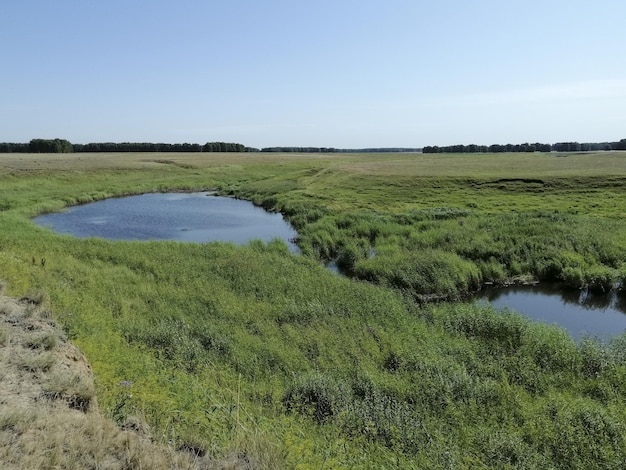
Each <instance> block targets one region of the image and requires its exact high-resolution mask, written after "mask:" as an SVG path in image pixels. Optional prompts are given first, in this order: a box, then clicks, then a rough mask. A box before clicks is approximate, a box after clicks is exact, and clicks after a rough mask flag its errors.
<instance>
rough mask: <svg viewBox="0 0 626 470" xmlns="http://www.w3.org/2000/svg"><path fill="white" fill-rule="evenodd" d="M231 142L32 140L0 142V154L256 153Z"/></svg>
mask: <svg viewBox="0 0 626 470" xmlns="http://www.w3.org/2000/svg"><path fill="white" fill-rule="evenodd" d="M257 151H258V149H252V148H249V147H246V146H245V145H242V144H236V143H232V142H207V143H206V144H204V145H200V144H187V143H185V144H163V143H159V144H154V143H149V142H136V143H133V142H122V143H114V142H100V143H91V144H72V143H71V142H69V141H67V140H65V139H33V140H31V141H30V142H29V143H27V144H16V143H8V142H0V153H72V152H76V153H81V152H257Z"/></svg>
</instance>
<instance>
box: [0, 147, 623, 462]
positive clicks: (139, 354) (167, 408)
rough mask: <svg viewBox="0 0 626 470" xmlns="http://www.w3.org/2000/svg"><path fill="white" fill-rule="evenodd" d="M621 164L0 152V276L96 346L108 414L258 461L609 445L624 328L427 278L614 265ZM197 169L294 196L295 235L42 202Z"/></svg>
mask: <svg viewBox="0 0 626 470" xmlns="http://www.w3.org/2000/svg"><path fill="white" fill-rule="evenodd" d="M625 182H626V156H625V155H624V154H623V153H620V152H608V153H597V154H586V155H577V154H558V155H557V154H547V155H544V154H541V155H540V154H501V155H500V154H498V155H445V154H438V155H420V154H417V155H415V154H413V155H377V154H367V155H359V154H350V155H348V154H346V155H342V154H332V155H323V154H320V155H307V156H300V155H293V154H290V155H281V154H275V155H267V154H241V155H234V154H210V155H208V154H197V155H193V154H175V153H171V154H170V153H168V155H167V160H165V159H163V158H162V156H161V155H159V154H140V153H137V154H93V155H90V154H81V155H80V156H78V155H71V154H69V155H54V156H51V155H45V154H37V155H25V154H22V155H12V156H7V157H4V156H2V157H0V184H1V187H2V198H1V200H0V266H1V268H2V271H1V273H0V277H1V278H2V280H3V281H4V283H5V285H6V288H5V290H6V292H7V295H10V296H11V297H15V298H36V299H38V302H39V303H40V304H41V308H45V309H46V310H47V311H49V312H50V316H51V318H53V319H54V321H55V322H56V323H57V324H58V325H60V326H61V327H62V328H63V331H64V334H66V335H67V337H68V338H69V339H70V340H71V342H72V343H73V344H74V345H76V346H77V347H78V348H80V350H81V351H82V352H83V353H84V354H85V356H86V358H87V360H88V361H89V364H90V365H91V367H92V368H93V373H94V383H95V387H96V389H95V393H96V396H97V399H98V403H99V406H100V408H101V410H102V411H103V413H105V414H106V415H107V416H109V417H110V418H111V419H113V420H114V421H115V422H116V423H117V424H118V425H119V426H121V427H128V426H130V425H131V423H133V422H134V423H136V422H137V419H141V421H142V422H145V423H147V424H148V425H149V426H150V428H151V429H152V430H153V433H152V435H154V436H155V439H157V440H160V441H161V442H163V443H165V444H168V443H171V444H172V445H174V446H175V447H176V448H183V449H200V450H201V451H202V452H206V453H207V454H208V455H211V456H215V457H225V456H228V455H233V454H234V455H239V456H245V458H246V460H247V461H249V462H254V463H255V465H256V466H257V467H259V468H295V467H298V466H300V467H301V468H322V467H324V468H346V467H347V468H350V467H353V468H359V467H361V468H390V467H401V468H468V469H469V468H520V469H522V468H524V469H526V468H546V467H554V468H602V467H603V468H611V467H614V468H619V467H620V465H621V464H622V463H623V462H624V461H625V460H626V441H625V440H624V435H623V432H622V430H623V427H624V425H626V411H625V410H626V394H625V393H624V390H626V339H625V338H624V336H623V335H617V336H614V337H612V338H611V339H609V340H606V341H595V340H594V339H592V338H582V339H580V340H574V338H573V337H572V336H570V335H569V334H568V333H567V332H566V331H565V330H563V329H560V328H555V327H553V326H550V325H547V324H543V323H540V322H534V321H531V320H529V319H528V318H526V317H525V316H522V315H518V314H516V313H514V312H510V311H499V310H497V309H495V308H494V307H492V306H490V305H484V304H480V303H458V302H445V301H444V302H440V303H437V304H436V305H435V304H424V303H420V302H416V300H420V299H428V298H432V297H436V298H440V299H442V300H445V299H450V300H455V299H459V298H463V296H464V295H466V294H467V293H470V292H474V291H476V290H477V288H478V287H479V286H481V285H484V284H486V283H492V284H494V285H497V284H499V283H503V284H504V283H508V282H509V281H511V280H513V281H528V282H535V281H539V282H542V283H550V282H558V283H561V284H564V285H567V286H569V287H571V288H573V289H585V290H586V292H589V293H592V294H593V295H596V293H597V292H602V290H603V289H604V290H606V289H607V288H608V287H609V288H610V287H612V286H613V285H616V284H620V283H621V284H622V285H623V280H624V278H625V277H626V269H625V268H626V242H625V240H626V214H625V213H624V210H623V208H624V207H626V191H625V190H624V187H625ZM205 188H215V191H216V193H217V194H218V195H220V196H229V197H231V198H233V197H234V198H239V199H245V200H247V201H251V202H252V203H253V204H254V205H256V206H260V207H263V208H264V209H266V210H269V211H271V212H275V213H281V214H283V215H284V217H285V220H286V221H287V222H289V223H290V224H291V226H292V227H293V228H294V229H295V230H297V233H298V237H299V239H298V244H299V247H300V250H301V254H295V253H293V252H292V251H290V249H289V247H288V245H287V244H286V243H285V242H283V241H280V240H271V241H263V240H253V241H252V242H249V243H246V244H244V245H237V244H233V243H221V242H216V243H180V242H176V241H169V240H153V241H136V240H125V241H123V242H119V241H115V240H107V239H104V238H98V237H93V236H89V237H87V238H82V237H69V236H67V235H63V234H57V233H54V232H53V231H52V230H50V229H49V228H46V227H41V226H39V225H37V224H35V223H33V222H32V220H31V219H32V217H35V216H38V215H41V214H45V213H52V212H58V211H61V210H63V209H64V208H66V207H74V206H81V205H83V204H86V203H90V202H96V201H104V200H108V199H112V198H118V197H122V196H137V195H140V194H148V193H165V192H170V191H178V192H197V191H202V190H204V189H205ZM203 197H204V196H203ZM207 199H208V198H207ZM95 225H97V224H95ZM101 225H102V224H101ZM174 225H175V226H176V227H178V229H179V230H178V231H179V232H183V233H184V232H185V231H184V230H182V229H184V228H185V227H187V224H174ZM189 228H193V227H192V226H189ZM189 231H192V230H189ZM372 253H375V256H371V254H372ZM331 260H337V263H338V264H339V265H340V267H341V268H342V269H345V270H347V271H348V272H350V273H351V277H350V278H348V277H344V276H337V275H336V274H334V273H332V272H330V270H328V269H326V268H325V267H324V266H323V264H322V263H324V262H328V261H331ZM575 292H582V291H576V290H575ZM494 301H495V299H494ZM596 314H597V315H602V313H595V312H594V313H592V315H596ZM0 333H1V332H0ZM0 347H1V344H0ZM168 445H170V444H168Z"/></svg>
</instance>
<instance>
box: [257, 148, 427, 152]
mask: <svg viewBox="0 0 626 470" xmlns="http://www.w3.org/2000/svg"><path fill="white" fill-rule="evenodd" d="M421 150H422V149H420V148H405V147H380V148H363V149H338V148H334V147H265V148H262V149H261V150H260V151H261V152H280V153H393V152H396V153H400V152H421Z"/></svg>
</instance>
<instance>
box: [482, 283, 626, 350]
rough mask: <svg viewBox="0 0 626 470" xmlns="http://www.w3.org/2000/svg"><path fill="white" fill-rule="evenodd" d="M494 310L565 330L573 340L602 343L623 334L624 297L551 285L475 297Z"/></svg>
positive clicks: (625, 320) (625, 321) (625, 328)
mask: <svg viewBox="0 0 626 470" xmlns="http://www.w3.org/2000/svg"><path fill="white" fill-rule="evenodd" d="M477 300H478V301H479V302H489V303H491V304H492V305H493V306H494V307H499V308H501V307H508V308H510V309H512V310H515V311H516V312H518V313H521V314H523V315H525V316H527V317H529V318H531V319H533V320H536V321H540V322H543V323H549V324H556V325H559V326H561V327H563V328H565V329H566V330H567V331H568V333H569V334H570V335H571V336H572V337H573V338H574V339H576V340H579V339H581V338H583V337H585V336H592V337H596V338H599V339H602V340H606V339H609V338H611V337H613V336H616V335H619V334H622V333H623V332H624V331H626V294H625V293H623V292H619V291H617V292H611V293H609V294H594V293H590V292H588V291H581V290H567V289H563V288H560V287H559V286H555V285H537V286H515V287H508V288H502V289H495V288H494V289H487V290H485V291H483V292H481V293H480V294H479V296H478V298H477Z"/></svg>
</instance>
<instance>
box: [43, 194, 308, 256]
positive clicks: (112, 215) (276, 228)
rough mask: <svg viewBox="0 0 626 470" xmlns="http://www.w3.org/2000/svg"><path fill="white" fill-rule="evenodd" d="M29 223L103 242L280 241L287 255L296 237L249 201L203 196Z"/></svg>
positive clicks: (127, 203) (97, 208)
mask: <svg viewBox="0 0 626 470" xmlns="http://www.w3.org/2000/svg"><path fill="white" fill-rule="evenodd" d="M34 221H35V222H36V223H37V224H39V225H42V226H45V227H49V228H51V229H52V230H54V231H55V232H58V233H65V234H69V235H73V236H76V237H81V238H85V237H100V238H106V239H109V240H177V241H182V242H196V243H203V242H212V241H227V242H233V243H237V244H240V245H245V244H247V243H248V242H250V241H251V240H257V239H260V240H263V241H265V242H269V241H271V240H272V239H274V238H280V239H282V240H284V241H285V242H286V243H287V244H288V246H289V249H290V251H292V252H297V251H298V247H297V246H296V245H295V243H293V242H292V241H291V240H293V239H294V238H296V236H297V232H296V231H295V230H294V229H293V227H291V225H289V224H288V223H287V222H286V221H285V220H284V219H283V217H282V215H281V214H276V213H270V212H267V211H265V210H264V209H262V208H260V207H257V206H255V205H254V204H252V203H251V202H248V201H242V200H239V199H233V198H228V197H220V196H212V195H210V194H209V193H154V194H152V193H151V194H142V195H140V196H129V197H123V198H114V199H105V200H103V201H98V202H94V203H91V204H85V205H81V206H74V207H70V208H68V209H67V210H66V211H64V212H58V213H52V214H45V215H41V216H39V217H36V218H35V219H34Z"/></svg>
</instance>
